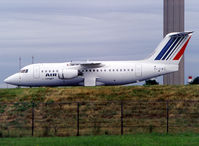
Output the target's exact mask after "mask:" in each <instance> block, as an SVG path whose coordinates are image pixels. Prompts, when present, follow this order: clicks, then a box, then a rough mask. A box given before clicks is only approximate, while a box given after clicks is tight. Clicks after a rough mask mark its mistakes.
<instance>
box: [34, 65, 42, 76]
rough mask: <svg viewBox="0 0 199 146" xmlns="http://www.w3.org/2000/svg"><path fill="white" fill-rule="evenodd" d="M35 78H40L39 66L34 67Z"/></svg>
mask: <svg viewBox="0 0 199 146" xmlns="http://www.w3.org/2000/svg"><path fill="white" fill-rule="evenodd" d="M33 77H34V78H35V79H38V78H39V77H40V66H39V65H34V69H33Z"/></svg>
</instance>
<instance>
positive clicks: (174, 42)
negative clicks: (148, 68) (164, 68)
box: [148, 32, 193, 65]
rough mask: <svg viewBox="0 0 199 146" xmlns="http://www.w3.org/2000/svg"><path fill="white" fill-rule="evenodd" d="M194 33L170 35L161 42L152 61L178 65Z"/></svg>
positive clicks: (151, 58)
mask: <svg viewBox="0 0 199 146" xmlns="http://www.w3.org/2000/svg"><path fill="white" fill-rule="evenodd" d="M192 33H193V32H174V33H169V34H167V35H166V36H165V38H164V39H163V40H162V41H161V42H160V44H159V45H158V47H157V48H156V50H155V52H154V53H153V55H152V56H151V57H150V58H148V60H150V61H155V62H157V63H165V64H167V63H168V64H176V65H178V64H179V62H180V60H181V58H182V56H183V54H184V52H185V49H186V47H187V44H188V42H189V40H190V38H191V36H192Z"/></svg>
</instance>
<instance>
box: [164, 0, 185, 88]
mask: <svg viewBox="0 0 199 146" xmlns="http://www.w3.org/2000/svg"><path fill="white" fill-rule="evenodd" d="M180 31H184V0H164V36H165V35H166V34H168V33H170V32H180ZM163 83H164V85H184V56H183V58H182V60H181V62H180V65H179V71H178V72H175V73H170V74H168V75H164V77H163Z"/></svg>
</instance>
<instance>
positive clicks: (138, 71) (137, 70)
mask: <svg viewBox="0 0 199 146" xmlns="http://www.w3.org/2000/svg"><path fill="white" fill-rule="evenodd" d="M135 75H136V77H141V76H142V65H141V64H136V67H135Z"/></svg>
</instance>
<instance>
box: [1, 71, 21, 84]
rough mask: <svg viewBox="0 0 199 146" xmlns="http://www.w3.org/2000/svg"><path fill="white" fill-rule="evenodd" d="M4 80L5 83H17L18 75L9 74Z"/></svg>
mask: <svg viewBox="0 0 199 146" xmlns="http://www.w3.org/2000/svg"><path fill="white" fill-rule="evenodd" d="M4 82H5V83H7V84H12V85H17V84H18V83H19V75H18V74H14V75H12V76H9V77H8V78H6V79H5V80H4Z"/></svg>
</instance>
